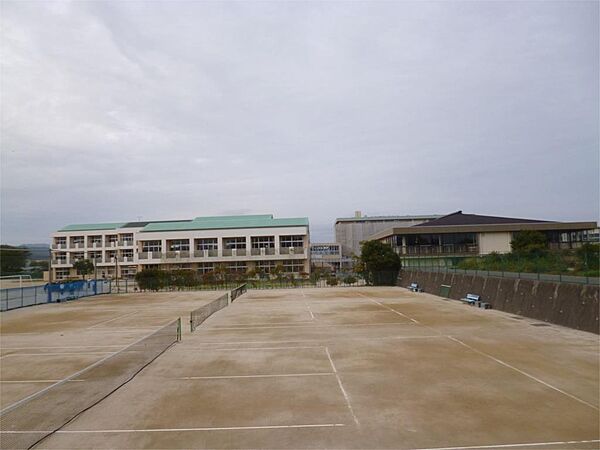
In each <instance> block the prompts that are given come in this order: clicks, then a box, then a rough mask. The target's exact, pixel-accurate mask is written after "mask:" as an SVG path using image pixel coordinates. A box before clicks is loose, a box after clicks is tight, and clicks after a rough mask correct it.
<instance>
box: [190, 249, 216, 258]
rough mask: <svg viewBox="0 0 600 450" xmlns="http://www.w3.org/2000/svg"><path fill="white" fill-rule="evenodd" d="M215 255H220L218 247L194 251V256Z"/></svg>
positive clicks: (209, 256) (208, 256) (210, 256)
mask: <svg viewBox="0 0 600 450" xmlns="http://www.w3.org/2000/svg"><path fill="white" fill-rule="evenodd" d="M215 256H219V251H218V250H217V249H211V250H196V251H194V258H214V257H215Z"/></svg>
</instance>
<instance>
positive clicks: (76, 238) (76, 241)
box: [73, 236, 85, 244]
mask: <svg viewBox="0 0 600 450" xmlns="http://www.w3.org/2000/svg"><path fill="white" fill-rule="evenodd" d="M84 241H85V238H84V237H83V236H73V244H83V243H84Z"/></svg>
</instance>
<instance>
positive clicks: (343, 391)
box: [325, 347, 360, 426]
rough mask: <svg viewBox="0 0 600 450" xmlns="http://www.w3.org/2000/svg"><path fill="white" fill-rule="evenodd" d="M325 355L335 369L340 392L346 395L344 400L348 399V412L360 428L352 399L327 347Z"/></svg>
mask: <svg viewBox="0 0 600 450" xmlns="http://www.w3.org/2000/svg"><path fill="white" fill-rule="evenodd" d="M325 353H326V354H327V358H329V363H330V364H331V368H332V369H333V372H334V374H335V378H336V379H337V382H338V385H339V386H340V390H341V391H342V394H343V395H344V398H345V399H346V405H347V406H348V410H349V411H350V414H352V418H353V419H354V423H355V424H356V425H357V426H360V423H359V422H358V418H357V417H356V414H354V409H352V404H351V403H350V397H349V396H348V393H347V392H346V389H344V385H343V384H342V380H340V376H339V375H338V372H337V369H336V368H335V364H333V359H331V354H330V353H329V349H328V348H327V347H325Z"/></svg>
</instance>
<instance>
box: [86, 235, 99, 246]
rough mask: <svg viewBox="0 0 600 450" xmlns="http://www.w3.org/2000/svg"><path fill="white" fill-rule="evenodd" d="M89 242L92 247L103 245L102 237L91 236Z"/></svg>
mask: <svg viewBox="0 0 600 450" xmlns="http://www.w3.org/2000/svg"><path fill="white" fill-rule="evenodd" d="M88 242H89V243H90V245H94V244H96V245H102V236H90V237H89V238H88Z"/></svg>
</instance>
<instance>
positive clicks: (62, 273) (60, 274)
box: [56, 269, 71, 280]
mask: <svg viewBox="0 0 600 450" xmlns="http://www.w3.org/2000/svg"><path fill="white" fill-rule="evenodd" d="M70 274H71V271H70V270H69V269H57V270H56V279H57V280H62V279H64V278H69V275H70Z"/></svg>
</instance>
